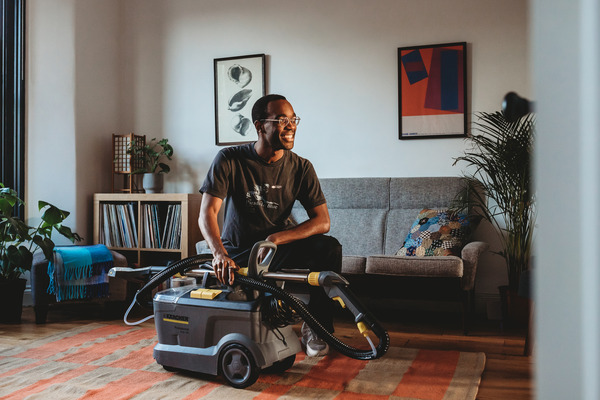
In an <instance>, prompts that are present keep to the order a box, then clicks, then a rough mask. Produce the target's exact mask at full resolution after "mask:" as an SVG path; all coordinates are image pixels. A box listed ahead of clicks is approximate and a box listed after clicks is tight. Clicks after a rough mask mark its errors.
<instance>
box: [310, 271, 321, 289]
mask: <svg viewBox="0 0 600 400" xmlns="http://www.w3.org/2000/svg"><path fill="white" fill-rule="evenodd" d="M319 274H320V272H311V273H310V274H308V284H309V285H311V286H319Z"/></svg>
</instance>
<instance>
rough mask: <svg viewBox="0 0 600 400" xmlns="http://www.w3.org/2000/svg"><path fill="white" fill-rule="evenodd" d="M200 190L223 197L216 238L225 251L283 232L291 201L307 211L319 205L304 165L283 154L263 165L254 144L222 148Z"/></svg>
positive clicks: (316, 183) (299, 159) (318, 188)
mask: <svg viewBox="0 0 600 400" xmlns="http://www.w3.org/2000/svg"><path fill="white" fill-rule="evenodd" d="M200 192H202V193H208V194H210V195H213V196H215V197H218V198H220V199H227V200H226V202H225V204H226V209H225V221H224V226H223V232H222V235H221V236H222V237H221V239H222V241H223V245H224V246H225V247H226V248H238V249H242V248H249V247H251V246H252V245H254V243H256V242H257V241H259V240H265V239H266V238H267V236H269V235H270V234H271V233H275V232H280V231H282V230H284V229H286V228H288V227H289V226H288V225H289V222H288V218H289V216H290V213H291V211H292V207H293V205H294V202H295V201H296V200H298V201H300V203H301V204H302V205H303V206H304V208H305V209H307V210H310V209H312V208H314V207H317V206H319V205H321V204H324V203H325V196H324V195H323V192H322V191H321V185H320V184H319V180H318V178H317V174H316V173H315V170H314V168H313V166H312V164H311V163H310V161H308V160H306V159H304V158H302V157H300V156H298V155H297V154H295V153H293V152H291V151H284V154H283V157H282V158H281V159H279V160H278V161H276V162H274V163H271V164H268V163H266V162H265V161H264V160H263V159H262V158H260V157H259V156H258V154H256V151H255V150H254V143H249V144H246V145H241V146H234V147H228V148H224V149H222V150H221V151H220V152H219V153H218V154H217V156H216V157H215V160H214V161H213V163H212V165H211V167H210V170H209V171H208V174H207V175H206V179H205V180H204V183H203V184H202V187H201V188H200Z"/></svg>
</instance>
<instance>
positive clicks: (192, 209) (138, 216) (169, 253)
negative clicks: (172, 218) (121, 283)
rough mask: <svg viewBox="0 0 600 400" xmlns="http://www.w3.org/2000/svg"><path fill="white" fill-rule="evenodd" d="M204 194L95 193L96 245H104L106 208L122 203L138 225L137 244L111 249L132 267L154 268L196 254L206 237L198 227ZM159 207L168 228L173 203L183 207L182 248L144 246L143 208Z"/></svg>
mask: <svg viewBox="0 0 600 400" xmlns="http://www.w3.org/2000/svg"><path fill="white" fill-rule="evenodd" d="M201 200H202V195H201V194H199V193H198V194H187V193H186V194H183V193H153V194H140V193H131V194H130V193H96V194H94V243H96V244H98V243H104V242H105V241H104V237H103V235H102V232H103V229H104V228H103V227H102V225H103V223H104V218H105V215H104V205H105V204H121V205H129V204H131V207H129V210H130V211H133V212H132V215H133V219H134V222H135V229H136V233H137V238H138V241H137V245H131V246H112V245H111V246H108V247H109V248H110V249H112V250H115V251H117V252H119V253H121V254H123V255H124V256H125V257H127V260H128V262H129V264H130V265H137V266H140V267H145V266H150V265H154V266H156V265H166V264H167V262H169V261H177V260H181V259H183V258H186V257H189V256H191V255H193V254H195V252H196V251H195V246H196V243H197V242H198V241H200V240H202V234H201V233H200V228H199V227H198V215H199V212H200V202H201ZM145 204H156V205H157V207H158V210H160V211H159V213H158V215H160V218H159V219H160V220H161V221H160V223H161V225H163V226H164V224H165V218H166V213H167V208H168V206H169V205H171V204H179V205H180V207H181V208H180V209H181V240H180V243H179V246H178V248H176V249H169V248H149V247H144V244H145V243H144V240H143V238H144V236H145V231H144V224H143V218H144V216H143V215H142V209H143V205H145ZM113 228H114V227H113Z"/></svg>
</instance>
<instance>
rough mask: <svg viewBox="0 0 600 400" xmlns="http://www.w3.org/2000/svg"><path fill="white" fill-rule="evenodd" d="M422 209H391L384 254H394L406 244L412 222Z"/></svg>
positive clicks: (386, 228) (386, 229)
mask: <svg viewBox="0 0 600 400" xmlns="http://www.w3.org/2000/svg"><path fill="white" fill-rule="evenodd" d="M421 210H422V209H421V208H419V209H417V208H409V209H395V210H390V211H389V213H388V217H387V224H386V227H385V246H384V252H383V254H387V255H394V254H396V252H397V251H398V250H400V248H401V247H402V244H404V239H406V235H408V232H409V231H410V227H411V225H412V223H413V222H414V221H415V218H416V217H417V215H419V212H420V211H421Z"/></svg>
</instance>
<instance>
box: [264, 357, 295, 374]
mask: <svg viewBox="0 0 600 400" xmlns="http://www.w3.org/2000/svg"><path fill="white" fill-rule="evenodd" d="M295 361H296V355H295V354H292V355H291V356H289V357H286V358H284V359H283V360H279V361H277V362H274V363H273V365H271V367H270V368H269V370H271V371H273V372H284V371H287V370H288V369H290V368H292V366H293V365H294V362H295Z"/></svg>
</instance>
